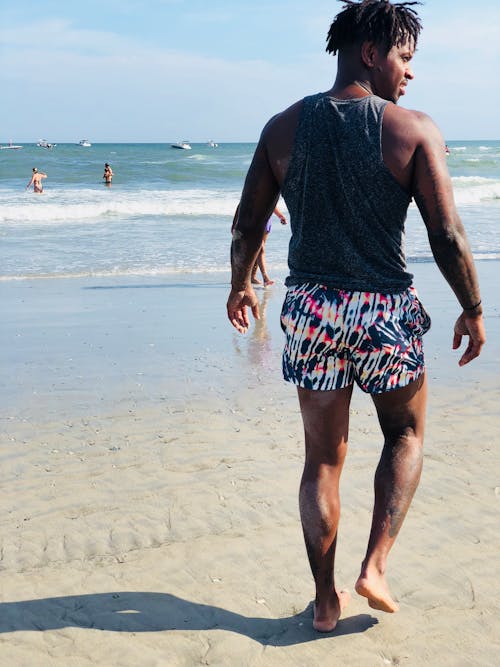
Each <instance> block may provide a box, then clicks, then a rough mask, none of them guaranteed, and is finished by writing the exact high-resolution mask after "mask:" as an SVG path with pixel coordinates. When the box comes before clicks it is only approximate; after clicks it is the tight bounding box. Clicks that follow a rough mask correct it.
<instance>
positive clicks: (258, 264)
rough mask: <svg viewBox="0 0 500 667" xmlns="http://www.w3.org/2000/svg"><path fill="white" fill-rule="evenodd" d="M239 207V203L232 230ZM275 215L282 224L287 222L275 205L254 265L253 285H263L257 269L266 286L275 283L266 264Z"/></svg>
mask: <svg viewBox="0 0 500 667" xmlns="http://www.w3.org/2000/svg"><path fill="white" fill-rule="evenodd" d="M239 209H240V207H239V205H238V207H237V208H236V211H235V214H234V218H233V224H232V227H231V232H232V231H233V230H234V227H235V225H236V221H237V220H238V211H239ZM273 215H276V216H277V217H278V218H279V219H280V222H281V224H282V225H286V224H287V223H286V218H285V216H284V215H283V213H282V212H281V211H280V210H279V208H278V207H277V206H275V207H274V210H273V213H272V214H271V216H270V217H269V220H268V221H267V224H266V229H265V231H264V237H263V239H262V245H261V248H260V252H259V254H258V255H257V259H256V260H255V264H254V265H253V268H252V276H251V280H252V285H262V282H261V281H260V280H259V279H258V278H257V270H260V273H261V276H262V280H263V281H264V286H265V287H270V286H271V285H274V280H271V278H270V277H269V274H268V272H267V264H266V241H267V237H268V236H269V234H270V233H271V229H272V217H273Z"/></svg>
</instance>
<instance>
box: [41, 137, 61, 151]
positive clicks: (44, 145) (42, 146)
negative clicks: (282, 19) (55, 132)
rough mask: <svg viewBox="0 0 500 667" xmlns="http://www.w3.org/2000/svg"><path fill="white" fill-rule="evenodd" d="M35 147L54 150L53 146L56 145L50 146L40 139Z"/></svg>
mask: <svg viewBox="0 0 500 667" xmlns="http://www.w3.org/2000/svg"><path fill="white" fill-rule="evenodd" d="M37 146H39V147H40V148H48V149H50V148H54V146H57V144H51V143H50V141H47V139H40V141H39V142H38V143H37Z"/></svg>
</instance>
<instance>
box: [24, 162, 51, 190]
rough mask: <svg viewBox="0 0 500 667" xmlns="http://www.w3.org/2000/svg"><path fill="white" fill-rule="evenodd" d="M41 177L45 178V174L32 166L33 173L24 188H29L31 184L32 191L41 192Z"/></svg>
mask: <svg viewBox="0 0 500 667" xmlns="http://www.w3.org/2000/svg"><path fill="white" fill-rule="evenodd" d="M42 178H47V174H44V173H43V172H41V171H38V169H37V168H36V167H33V175H32V177H31V180H30V182H29V183H28V185H27V186H26V190H29V188H30V187H31V186H33V192H35V193H36V194H39V195H40V194H42V192H43V185H42Z"/></svg>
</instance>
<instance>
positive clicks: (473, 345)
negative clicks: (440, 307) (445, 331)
mask: <svg viewBox="0 0 500 667" xmlns="http://www.w3.org/2000/svg"><path fill="white" fill-rule="evenodd" d="M462 336H469V344H468V345H467V349H466V350H465V352H464V353H463V355H462V356H461V358H460V361H459V362H458V365H459V366H465V364H468V363H469V361H472V360H473V359H475V358H476V357H478V356H479V355H480V354H481V348H482V347H483V345H484V344H485V342H486V331H485V329H484V320H483V316H482V315H476V316H474V317H470V316H469V317H468V316H467V314H466V313H465V312H463V313H462V314H461V315H460V317H459V318H458V320H457V321H456V322H455V329H454V335H453V349H454V350H456V349H458V348H459V347H460V344H461V342H462Z"/></svg>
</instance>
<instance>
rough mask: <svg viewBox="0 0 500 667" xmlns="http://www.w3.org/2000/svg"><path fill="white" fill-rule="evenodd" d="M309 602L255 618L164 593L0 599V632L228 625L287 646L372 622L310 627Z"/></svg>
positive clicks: (354, 619)
mask: <svg viewBox="0 0 500 667" xmlns="http://www.w3.org/2000/svg"><path fill="white" fill-rule="evenodd" d="M311 620H312V604H310V605H308V607H307V608H306V609H305V610H304V611H302V612H300V613H298V614H295V615H294V616H289V617H286V618H276V619H274V618H259V617H251V616H243V615H241V614H237V613H235V612H231V611H227V610H225V609H221V608H219V607H214V606H211V605H205V604H200V603H196V602H190V601H188V600H183V599H182V598H179V597H176V596H175V595H170V594H168V593H147V592H140V591H137V592H135V591H134V592H114V593H113V592H112V593H95V594H91V595H68V596H61V597H54V598H45V599H40V600H22V601H19V602H4V603H1V604H0V632H16V631H20V630H38V631H44V630H55V629H60V628H67V627H76V628H89V629H94V630H107V631H110V632H160V631H174V630H184V631H185V630H193V631H200V630H228V631H230V632H236V633H238V634H241V635H245V636H247V637H249V638H250V639H253V640H255V641H257V642H260V644H262V645H263V646H292V645H294V644H302V643H304V642H309V641H313V640H317V639H321V638H322V637H331V636H341V635H349V634H357V633H361V632H365V631H366V630H368V629H369V628H371V627H372V626H374V625H375V624H377V623H378V621H377V619H376V618H374V617H373V616H370V615H369V614H359V615H357V616H351V617H350V618H345V619H342V620H340V621H339V623H338V625H337V627H336V629H335V631H334V632H333V633H328V634H320V633H317V632H315V631H314V630H313V628H312V624H311Z"/></svg>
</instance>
